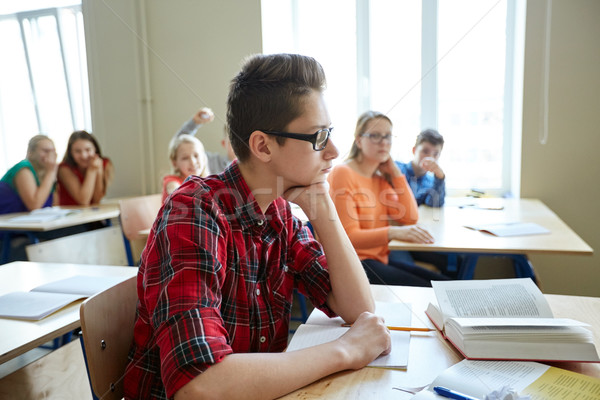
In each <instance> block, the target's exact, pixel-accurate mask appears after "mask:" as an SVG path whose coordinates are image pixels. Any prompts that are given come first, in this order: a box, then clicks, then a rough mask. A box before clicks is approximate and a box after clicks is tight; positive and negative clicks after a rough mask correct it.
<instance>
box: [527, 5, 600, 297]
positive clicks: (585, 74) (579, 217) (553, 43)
mask: <svg viewBox="0 0 600 400" xmlns="http://www.w3.org/2000/svg"><path fill="white" fill-rule="evenodd" d="M546 3H547V2H546V0H530V1H528V5H527V27H526V44H525V71H524V93H523V147H522V160H521V163H522V172H521V197H534V198H539V199H541V200H542V201H543V202H544V203H545V204H546V205H547V206H548V207H550V208H551V209H552V210H553V211H554V212H555V213H556V214H558V215H559V216H560V217H561V219H562V220H563V221H565V222H566V223H567V224H568V225H569V226H570V227H571V228H572V229H573V230H575V232H577V233H578V234H579V236H581V237H582V238H583V240H585V241H586V242H587V243H588V244H589V245H590V246H591V247H592V248H594V249H595V250H596V254H595V255H593V256H533V257H531V260H532V262H533V265H534V266H535V268H536V271H537V273H538V274H539V276H540V278H541V281H542V284H543V289H544V291H545V292H548V293H568V294H579V295H587V296H595V297H598V296H600V255H598V252H599V251H600V234H599V233H598V224H599V223H600V208H599V207H598V199H599V198H600V184H598V178H599V177H600V160H599V158H598V149H600V133H599V132H598V128H599V127H600V24H598V18H599V17H600V2H599V1H597V0H558V1H557V0H555V1H553V2H552V20H551V32H550V79H549V87H548V89H549V90H548V93H549V97H548V104H549V113H548V115H549V118H548V128H549V129H548V138H547V142H546V144H542V143H541V142H540V136H539V133H540V129H541V126H542V118H541V117H540V114H541V113H540V106H541V104H542V99H543V97H542V92H543V91H542V87H541V83H542V79H541V77H542V59H543V57H542V54H543V49H544V41H543V38H544V32H545V19H546V14H545V4H546Z"/></svg>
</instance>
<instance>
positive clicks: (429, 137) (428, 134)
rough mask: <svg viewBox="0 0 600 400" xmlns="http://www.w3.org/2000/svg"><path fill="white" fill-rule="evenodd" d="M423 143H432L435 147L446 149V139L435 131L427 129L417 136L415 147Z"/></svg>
mask: <svg viewBox="0 0 600 400" xmlns="http://www.w3.org/2000/svg"><path fill="white" fill-rule="evenodd" d="M423 142H427V143H431V144H432V145H434V146H441V147H444V137H443V136H442V135H440V133H439V132H438V131H436V130H435V129H425V130H424V131H422V132H421V133H419V134H418V135H417V141H416V143H415V147H417V146H418V145H420V144H421V143H423Z"/></svg>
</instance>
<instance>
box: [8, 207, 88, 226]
mask: <svg viewBox="0 0 600 400" xmlns="http://www.w3.org/2000/svg"><path fill="white" fill-rule="evenodd" d="M80 212H81V210H77V209H68V208H58V207H44V208H38V209H37V210H33V211H31V212H30V213H29V214H26V215H20V216H18V217H13V218H11V219H10V221H11V222H47V221H53V220H55V219H58V218H62V217H66V216H67V215H72V214H77V213H80Z"/></svg>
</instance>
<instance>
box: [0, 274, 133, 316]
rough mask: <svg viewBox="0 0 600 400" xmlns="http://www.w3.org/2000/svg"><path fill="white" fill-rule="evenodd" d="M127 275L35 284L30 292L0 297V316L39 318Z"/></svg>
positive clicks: (122, 279) (91, 294)
mask: <svg viewBox="0 0 600 400" xmlns="http://www.w3.org/2000/svg"><path fill="white" fill-rule="evenodd" d="M127 278H128V277H113V276H110V277H108V276H84V275H75V276H72V277H69V278H66V279H61V280H58V281H55V282H51V283H47V284H44V285H41V286H37V287H35V288H33V289H31V291H29V292H11V293H7V294H5V295H2V296H0V318H16V319H25V320H34V321H36V320H40V319H42V318H44V317H46V316H48V315H50V314H52V313H53V312H55V311H57V310H59V309H61V308H63V307H65V306H66V305H68V304H70V303H72V302H74V301H76V300H80V299H84V298H86V297H90V296H93V295H94V294H96V293H99V292H102V291H104V290H106V289H108V288H110V287H112V286H114V285H116V284H118V283H120V282H122V281H124V280H126V279H127Z"/></svg>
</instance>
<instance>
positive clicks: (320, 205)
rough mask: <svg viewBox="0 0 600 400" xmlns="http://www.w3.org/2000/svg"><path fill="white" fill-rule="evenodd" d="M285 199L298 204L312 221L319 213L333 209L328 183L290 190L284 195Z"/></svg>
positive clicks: (318, 183)
mask: <svg viewBox="0 0 600 400" xmlns="http://www.w3.org/2000/svg"><path fill="white" fill-rule="evenodd" d="M283 198H284V199H286V200H287V201H289V202H292V203H295V204H298V206H300V208H301V209H302V211H304V214H306V216H307V217H308V219H309V220H311V221H313V220H314V219H316V218H317V215H318V214H319V213H321V212H326V210H327V208H331V207H332V204H331V203H332V202H331V198H330V197H329V185H328V184H327V181H323V182H317V183H313V184H312V185H309V186H296V187H292V188H289V189H288V190H287V191H286V192H285V193H284V194H283Z"/></svg>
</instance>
